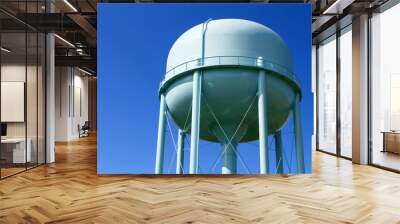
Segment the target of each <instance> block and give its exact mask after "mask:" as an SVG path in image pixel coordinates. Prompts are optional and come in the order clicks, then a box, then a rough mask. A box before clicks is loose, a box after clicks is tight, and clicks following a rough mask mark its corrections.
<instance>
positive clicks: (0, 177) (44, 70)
mask: <svg viewBox="0 0 400 224" xmlns="http://www.w3.org/2000/svg"><path fill="white" fill-rule="evenodd" d="M28 2H29V3H31V2H33V3H36V12H37V13H38V12H39V3H47V1H39V0H36V1H28V0H25V1H22V3H25V21H26V19H27V13H28V10H27V9H28V8H27V7H28ZM46 12H47V7H46ZM17 21H18V22H21V21H20V20H18V19H17ZM0 26H1V24H0ZM23 26H24V31H22V32H21V33H24V34H25V84H24V91H25V93H24V98H25V99H24V107H25V108H24V120H25V121H24V124H25V127H24V129H25V169H24V170H21V171H18V172H15V173H12V174H10V175H7V176H3V175H2V168H1V167H0V180H3V179H6V178H8V177H12V176H14V175H17V174H19V173H22V172H25V171H27V170H30V169H33V168H36V167H39V166H41V165H43V164H46V163H47V150H46V149H47V33H45V32H41V31H40V30H37V29H35V28H33V27H32V26H30V25H28V24H27V23H24V22H23ZM0 30H1V29H0ZM16 32H18V31H16ZM32 32H34V33H36V104H37V106H36V136H35V137H36V143H37V144H36V150H37V152H36V162H35V163H29V165H30V166H28V162H27V157H28V154H27V152H26V150H27V144H28V141H27V140H28V116H27V95H28V93H27V81H28V78H27V76H28V33H32ZM3 33H4V32H0V46H1V45H2V40H1V37H2V34H3ZM39 34H44V35H43V38H39ZM33 35H34V34H33ZM39 39H41V41H42V44H43V46H42V47H43V48H44V50H42V51H41V53H42V54H43V55H42V60H44V63H43V64H42V65H43V66H42V80H41V81H42V84H44V85H43V86H42V88H43V90H44V91H43V95H42V96H43V100H42V103H43V105H42V107H43V113H44V116H43V117H42V118H43V120H42V121H41V122H43V123H44V126H43V129H44V130H43V143H44V144H43V145H42V147H43V148H42V151H43V154H44V155H42V156H43V162H39V78H38V77H39V68H38V66H39V65H40V64H39ZM1 62H2V53H0V68H1V66H2V63H1ZM0 82H1V69H0ZM0 92H1V91H0ZM34 94H35V93H34ZM0 101H1V93H0ZM0 108H1V106H0ZM0 123H1V113H0ZM33 138H34V137H33ZM1 151H2V150H1V144H0V156H1ZM0 158H1V157H0ZM21 168H22V167H21Z"/></svg>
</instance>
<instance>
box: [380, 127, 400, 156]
mask: <svg viewBox="0 0 400 224" xmlns="http://www.w3.org/2000/svg"><path fill="white" fill-rule="evenodd" d="M382 134H383V150H382V152H392V153H396V154H400V131H383V132H382Z"/></svg>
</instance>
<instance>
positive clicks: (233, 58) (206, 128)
mask: <svg viewBox="0 0 400 224" xmlns="http://www.w3.org/2000/svg"><path fill="white" fill-rule="evenodd" d="M166 67H167V68H166V74H165V77H164V80H163V81H162V82H161V85H160V89H159V95H160V118H159V130H158V142H157V155H156V173H162V166H163V153H164V132H165V127H164V126H165V125H164V123H165V113H168V114H169V115H170V116H171V117H172V119H173V121H174V122H175V124H176V125H177V126H178V128H179V129H180V131H179V136H180V137H179V140H178V150H177V173H182V172H183V168H182V167H183V156H182V155H183V151H182V150H183V142H184V141H182V138H184V137H182V136H185V134H190V135H191V145H190V148H191V150H190V153H191V154H190V173H197V168H198V157H199V156H198V155H199V150H198V147H199V143H198V142H199V138H200V139H202V140H206V141H210V142H219V143H221V144H222V146H223V147H222V148H223V151H222V152H223V157H224V166H223V168H222V173H226V174H231V173H236V161H237V149H236V147H237V145H238V144H239V143H241V142H249V141H254V140H259V141H260V173H268V149H267V148H268V135H271V134H275V136H274V138H275V139H276V142H277V147H276V148H277V150H278V151H279V152H278V151H277V152H276V155H278V154H279V156H282V155H281V154H282V152H283V151H282V150H281V149H282V144H281V143H280V142H282V141H281V134H280V129H281V128H282V127H283V126H284V125H285V123H286V122H287V121H288V119H289V116H290V115H291V114H292V112H293V114H294V119H295V122H294V123H295V125H294V126H295V130H294V132H295V133H297V134H295V136H296V137H295V141H296V151H297V159H298V170H299V172H304V159H303V151H302V150H303V149H302V140H301V139H302V137H301V125H300V112H299V102H300V99H301V90H300V85H299V83H298V82H297V80H296V77H295V75H294V74H293V64H292V58H291V54H290V50H289V48H288V46H287V45H286V43H285V42H284V41H283V40H282V38H281V37H280V36H279V35H278V34H277V33H275V32H274V31H273V30H271V29H270V28H268V27H266V26H264V25H261V24H259V23H256V22H253V21H249V20H243V19H218V20H207V21H206V22H204V23H201V24H199V25H197V26H194V27H192V28H190V29H189V30H187V31H186V32H184V33H183V34H182V35H181V36H180V37H179V38H178V39H177V40H176V41H175V43H174V44H173V46H172V47H171V49H170V51H169V54H168V59H167V66H166ZM278 143H279V144H278ZM277 158H278V157H277ZM280 158H282V157H280ZM179 166H180V168H179Z"/></svg>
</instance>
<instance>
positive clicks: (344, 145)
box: [339, 25, 353, 158]
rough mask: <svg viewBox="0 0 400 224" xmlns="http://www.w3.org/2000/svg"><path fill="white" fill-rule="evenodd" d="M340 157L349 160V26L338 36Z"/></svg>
mask: <svg viewBox="0 0 400 224" xmlns="http://www.w3.org/2000/svg"><path fill="white" fill-rule="evenodd" d="M339 52H340V59H339V60H340V88H339V89H340V93H339V94H340V155H341V156H344V157H348V158H351V156H352V155H351V154H352V148H351V141H352V138H351V136H352V125H351V124H352V96H353V95H352V74H353V71H352V34H351V25H350V26H348V27H346V28H345V29H343V30H342V31H341V35H340V50H339Z"/></svg>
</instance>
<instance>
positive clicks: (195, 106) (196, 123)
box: [189, 71, 201, 174]
mask: <svg viewBox="0 0 400 224" xmlns="http://www.w3.org/2000/svg"><path fill="white" fill-rule="evenodd" d="M200 103H201V74H200V71H195V72H194V74H193V97H192V125H191V132H190V169H189V173H190V174H197V172H198V155H199V135H200Z"/></svg>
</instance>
